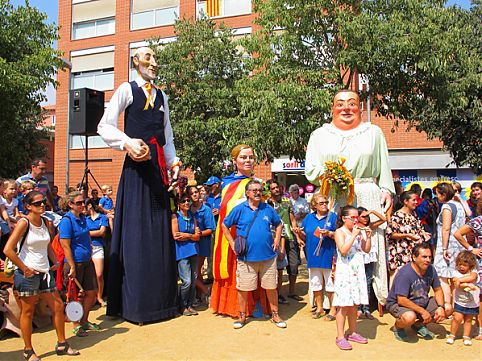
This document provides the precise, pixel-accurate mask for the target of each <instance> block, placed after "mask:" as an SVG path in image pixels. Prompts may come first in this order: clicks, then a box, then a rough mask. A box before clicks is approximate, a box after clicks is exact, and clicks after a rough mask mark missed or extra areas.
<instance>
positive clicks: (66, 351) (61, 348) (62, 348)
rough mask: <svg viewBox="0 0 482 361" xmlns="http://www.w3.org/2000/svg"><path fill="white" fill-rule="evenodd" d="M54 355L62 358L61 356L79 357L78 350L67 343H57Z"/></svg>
mask: <svg viewBox="0 0 482 361" xmlns="http://www.w3.org/2000/svg"><path fill="white" fill-rule="evenodd" d="M55 353H56V354H57V356H63V355H68V356H77V355H80V352H79V351H78V350H76V349H75V348H72V347H70V345H69V344H68V343H67V341H64V342H57V345H55Z"/></svg>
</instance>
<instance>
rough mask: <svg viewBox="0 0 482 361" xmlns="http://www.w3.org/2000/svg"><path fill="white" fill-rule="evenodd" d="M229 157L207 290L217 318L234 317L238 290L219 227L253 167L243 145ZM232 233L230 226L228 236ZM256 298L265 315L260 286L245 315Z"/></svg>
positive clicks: (232, 262)
mask: <svg viewBox="0 0 482 361" xmlns="http://www.w3.org/2000/svg"><path fill="white" fill-rule="evenodd" d="M231 157H232V159H233V161H234V164H235V166H236V172H234V173H233V174H231V175H229V176H227V177H224V178H223V180H222V188H223V190H222V197H221V207H220V209H219V220H218V226H217V227H216V235H215V239H214V251H213V276H214V282H213V287H212V290H211V308H212V309H213V311H214V312H215V313H217V314H220V315H227V316H231V317H238V315H239V307H238V290H237V289H236V255H235V254H234V252H233V251H232V249H231V247H230V246H229V243H228V240H227V239H226V237H224V234H223V231H222V229H221V224H222V222H223V221H224V219H225V218H226V216H227V215H228V214H229V212H230V211H231V210H232V209H233V208H234V206H236V205H238V204H240V203H242V202H243V201H245V200H246V196H245V187H246V184H247V183H248V182H249V181H250V179H251V176H252V173H253V167H254V162H255V158H254V153H253V149H252V148H251V147H250V146H249V145H246V144H239V145H237V146H236V147H234V148H233V150H232V151H231ZM234 232H236V230H235V227H232V229H231V233H234ZM257 298H259V300H260V303H261V306H262V308H263V313H265V314H269V313H270V312H269V306H268V303H267V299H266V293H265V292H264V290H262V289H261V288H260V287H258V291H255V292H252V293H251V294H250V296H249V298H248V308H247V313H248V315H251V314H252V313H253V309H254V305H255V302H256V301H255V299H257Z"/></svg>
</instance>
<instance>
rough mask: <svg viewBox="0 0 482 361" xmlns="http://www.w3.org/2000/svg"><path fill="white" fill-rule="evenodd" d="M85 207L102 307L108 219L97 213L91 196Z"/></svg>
mask: <svg viewBox="0 0 482 361" xmlns="http://www.w3.org/2000/svg"><path fill="white" fill-rule="evenodd" d="M85 207H86V210H87V217H86V218H87V225H88V227H89V231H90V232H89V234H90V238H91V239H92V262H93V263H94V268H95V276H96V278H97V285H98V289H97V302H98V303H99V304H100V305H101V306H102V307H104V306H105V303H104V300H103V299H102V293H103V292H104V246H105V245H104V237H105V233H106V231H107V227H108V226H109V221H108V220H107V217H106V216H105V215H103V214H102V213H99V206H97V205H96V204H95V203H94V201H93V200H92V199H91V198H87V199H86V200H85Z"/></svg>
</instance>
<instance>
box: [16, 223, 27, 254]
mask: <svg viewBox="0 0 482 361" xmlns="http://www.w3.org/2000/svg"><path fill="white" fill-rule="evenodd" d="M24 219H25V220H26V221H27V229H26V230H25V233H24V234H23V237H22V241H21V242H20V247H19V248H18V252H17V254H20V251H21V250H22V247H23V244H24V243H25V240H26V239H27V235H28V231H30V221H29V220H28V218H24Z"/></svg>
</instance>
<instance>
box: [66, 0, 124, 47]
mask: <svg viewBox="0 0 482 361" xmlns="http://www.w3.org/2000/svg"><path fill="white" fill-rule="evenodd" d="M115 3H116V0H97V1H83V2H76V3H74V4H73V5H72V39H73V40H78V39H85V38H91V37H94V36H102V35H109V34H114V33H115Z"/></svg>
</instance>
